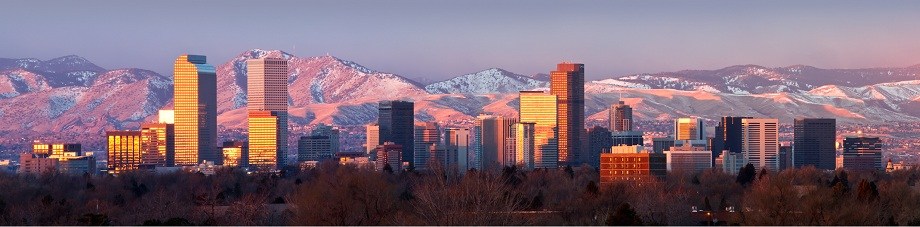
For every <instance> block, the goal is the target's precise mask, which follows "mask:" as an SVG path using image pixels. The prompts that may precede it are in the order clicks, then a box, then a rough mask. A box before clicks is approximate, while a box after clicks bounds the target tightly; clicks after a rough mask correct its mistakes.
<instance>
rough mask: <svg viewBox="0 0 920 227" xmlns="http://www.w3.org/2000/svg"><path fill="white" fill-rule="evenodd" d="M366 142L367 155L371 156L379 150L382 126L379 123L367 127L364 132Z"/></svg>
mask: <svg viewBox="0 0 920 227" xmlns="http://www.w3.org/2000/svg"><path fill="white" fill-rule="evenodd" d="M364 135H365V138H366V140H365V142H364V149H365V151H366V152H367V154H371V153H372V152H374V151H375V150H377V145H380V125H379V124H377V123H373V124H369V125H367V126H366V127H365V131H364Z"/></svg>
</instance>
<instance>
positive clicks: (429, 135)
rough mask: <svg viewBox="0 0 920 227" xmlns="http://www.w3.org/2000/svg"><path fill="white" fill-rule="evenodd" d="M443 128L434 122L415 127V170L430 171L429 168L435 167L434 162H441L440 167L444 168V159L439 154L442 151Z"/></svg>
mask: <svg viewBox="0 0 920 227" xmlns="http://www.w3.org/2000/svg"><path fill="white" fill-rule="evenodd" d="M440 131H441V127H440V126H438V123H434V122H424V123H421V124H418V125H416V126H415V133H414V134H415V135H414V136H415V139H414V142H415V144H414V145H413V147H414V148H415V152H413V153H414V157H413V160H414V161H413V163H415V169H417V170H428V169H429V167H431V166H432V165H434V162H441V163H440V165H441V166H442V167H443V166H444V163H443V159H442V158H441V157H439V156H443V155H442V154H438V153H437V152H438V151H439V150H440V149H441V148H440V147H439V145H440V143H441V132H440Z"/></svg>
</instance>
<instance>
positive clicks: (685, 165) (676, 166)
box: [664, 143, 713, 173]
mask: <svg viewBox="0 0 920 227" xmlns="http://www.w3.org/2000/svg"><path fill="white" fill-rule="evenodd" d="M664 154H665V156H666V157H667V162H668V171H683V172H687V173H697V172H700V171H703V170H707V169H709V168H712V160H713V159H712V151H710V150H707V149H706V147H699V146H693V144H692V143H683V144H682V145H681V146H674V147H671V148H670V149H668V150H667V151H665V152H664Z"/></svg>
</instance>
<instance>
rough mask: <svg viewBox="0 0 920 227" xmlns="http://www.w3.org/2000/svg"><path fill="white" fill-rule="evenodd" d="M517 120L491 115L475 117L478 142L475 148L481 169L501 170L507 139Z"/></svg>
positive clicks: (505, 155)
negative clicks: (478, 155)
mask: <svg viewBox="0 0 920 227" xmlns="http://www.w3.org/2000/svg"><path fill="white" fill-rule="evenodd" d="M514 123H517V119H514V118H507V117H501V116H492V115H479V116H478V117H476V126H475V128H476V129H478V130H479V132H477V133H478V134H479V135H477V137H478V140H477V141H476V144H475V146H477V148H476V149H478V151H479V153H480V154H481V156H480V159H479V160H480V162H482V163H480V165H481V166H482V168H483V169H496V168H501V167H502V166H503V165H504V164H505V163H506V162H505V157H507V154H505V152H506V151H507V149H506V148H507V145H505V143H506V142H508V140H507V138H509V137H511V130H512V129H513V125H514Z"/></svg>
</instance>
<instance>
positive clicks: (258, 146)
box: [249, 111, 284, 172]
mask: <svg viewBox="0 0 920 227" xmlns="http://www.w3.org/2000/svg"><path fill="white" fill-rule="evenodd" d="M278 113H279V112H278V111H249V167H250V168H251V169H252V170H253V171H256V172H272V171H275V170H277V169H278V168H279V167H280V166H281V165H284V163H283V162H280V160H282V159H279V158H278V148H279V147H281V146H280V145H278V143H280V142H282V141H283V140H281V139H280V136H281V135H280V131H281V130H280V127H281V125H280V124H278Z"/></svg>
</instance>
